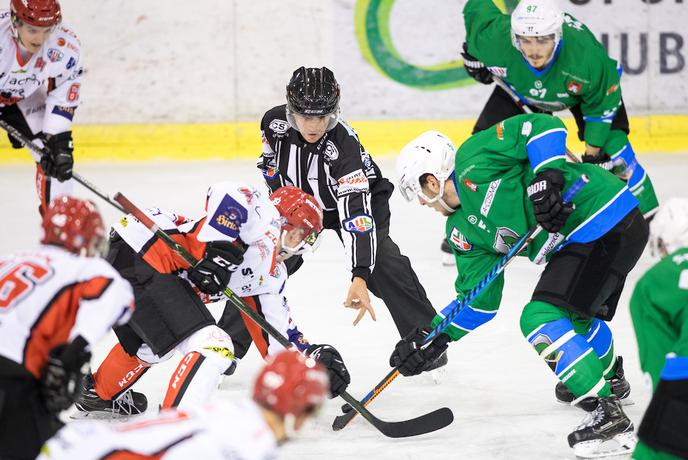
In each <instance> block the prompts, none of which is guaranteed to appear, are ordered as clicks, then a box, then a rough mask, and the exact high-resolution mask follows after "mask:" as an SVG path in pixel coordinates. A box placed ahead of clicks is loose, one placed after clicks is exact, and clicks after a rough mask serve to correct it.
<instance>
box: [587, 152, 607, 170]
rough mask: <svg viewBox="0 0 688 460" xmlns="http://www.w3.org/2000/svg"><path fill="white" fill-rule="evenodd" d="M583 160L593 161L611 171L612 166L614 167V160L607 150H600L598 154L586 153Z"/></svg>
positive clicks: (592, 162)
mask: <svg viewBox="0 0 688 460" xmlns="http://www.w3.org/2000/svg"><path fill="white" fill-rule="evenodd" d="M581 161H582V162H583V163H591V164H594V165H597V166H599V167H600V168H602V169H605V170H607V171H611V170H612V168H614V163H613V162H612V159H611V157H610V156H609V154H607V153H606V152H600V153H598V154H597V155H589V154H587V153H586V154H584V155H583V156H582V157H581Z"/></svg>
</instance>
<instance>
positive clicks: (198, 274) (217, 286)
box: [187, 241, 245, 295]
mask: <svg viewBox="0 0 688 460" xmlns="http://www.w3.org/2000/svg"><path fill="white" fill-rule="evenodd" d="M244 252H245V250H244V249H243V248H241V247H239V245H237V244H235V243H230V242H229V241H213V242H210V243H208V245H207V246H206V249H205V257H203V259H201V260H199V261H198V263H197V264H196V265H194V266H193V267H191V268H189V270H188V273H187V276H188V278H189V280H191V282H192V283H194V284H195V285H196V286H198V289H200V291H201V292H203V293H204V294H209V295H215V294H219V293H220V292H222V291H224V289H225V288H226V287H227V285H228V284H229V279H230V277H231V276H232V273H233V272H234V271H236V269H237V268H239V265H241V264H242V262H243V261H244Z"/></svg>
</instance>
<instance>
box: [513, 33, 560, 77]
mask: <svg viewBox="0 0 688 460" xmlns="http://www.w3.org/2000/svg"><path fill="white" fill-rule="evenodd" d="M562 43H564V39H563V38H562V39H561V40H559V44H558V45H557V49H555V50H554V56H552V59H550V61H549V64H547V65H546V66H545V68H544V69H542V70H538V69H536V68H535V67H533V66H532V65H530V63H529V62H528V59H526V57H525V56H524V55H523V53H521V52H520V51H519V54H520V55H521V59H523V62H525V63H526V65H527V66H528V68H529V69H530V71H531V72H533V73H534V74H535V76H536V77H541V76H543V75H544V74H545V73H547V71H548V70H549V69H550V67H552V66H553V65H554V61H556V60H557V56H559V52H560V51H561V45H562Z"/></svg>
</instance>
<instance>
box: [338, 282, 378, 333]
mask: <svg viewBox="0 0 688 460" xmlns="http://www.w3.org/2000/svg"><path fill="white" fill-rule="evenodd" d="M344 306H345V307H346V308H353V309H354V310H358V316H356V319H355V320H354V326H355V325H357V324H358V323H359V321H361V319H363V317H364V316H365V314H366V312H368V313H370V317H371V318H373V321H377V318H375V310H373V307H372V306H371V305H370V296H369V295H368V285H367V284H366V282H365V280H364V279H363V278H359V277H358V276H355V277H354V279H353V281H351V287H350V288H349V293H348V294H347V295H346V300H345V301H344Z"/></svg>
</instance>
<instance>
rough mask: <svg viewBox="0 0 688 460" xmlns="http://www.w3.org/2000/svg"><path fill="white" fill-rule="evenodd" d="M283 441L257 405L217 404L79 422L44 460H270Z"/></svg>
mask: <svg viewBox="0 0 688 460" xmlns="http://www.w3.org/2000/svg"><path fill="white" fill-rule="evenodd" d="M276 451H277V441H276V439H275V435H274V434H273V432H272V430H271V429H270V427H269V426H268V425H267V423H266V422H265V419H264V418H263V416H262V414H261V413H260V409H259V407H258V405H257V404H256V403H254V402H253V401H237V402H228V401H217V402H215V403H213V404H212V405H209V406H204V407H199V408H195V409H191V410H189V411H179V410H169V411H162V412H160V413H159V414H150V415H144V416H142V417H138V418H136V419H133V420H132V421H130V422H127V423H124V424H112V423H102V422H98V421H76V422H72V423H70V424H68V425H66V426H65V427H64V428H62V429H61V430H60V431H58V432H57V434H56V435H55V436H54V437H53V438H52V439H50V440H49V441H48V442H47V443H46V444H45V446H44V447H43V449H42V450H41V455H40V456H39V457H38V459H40V460H72V459H80V460H91V459H93V460H96V459H99V460H115V459H125V458H126V459H134V458H136V459H139V460H145V459H150V460H153V459H156V460H157V459H160V460H188V459H199V460H200V459H203V460H269V459H273V458H275V455H276Z"/></svg>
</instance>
